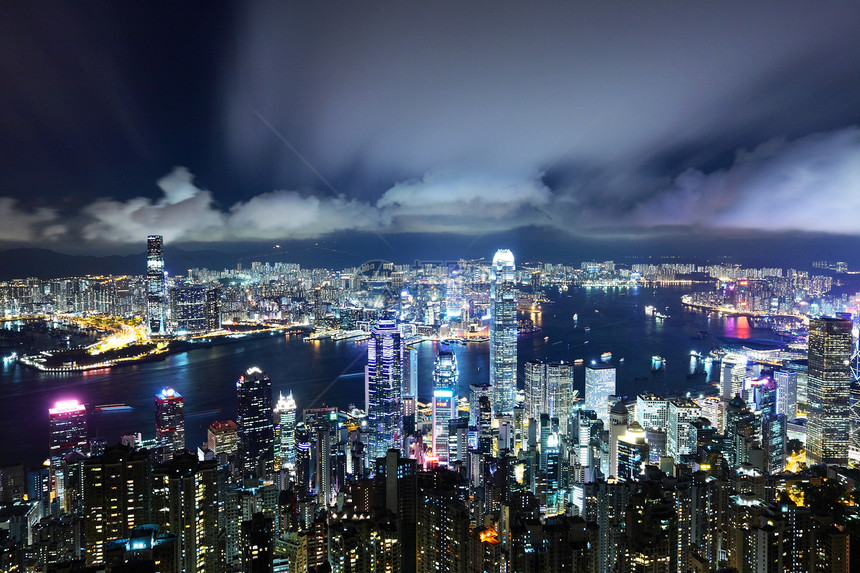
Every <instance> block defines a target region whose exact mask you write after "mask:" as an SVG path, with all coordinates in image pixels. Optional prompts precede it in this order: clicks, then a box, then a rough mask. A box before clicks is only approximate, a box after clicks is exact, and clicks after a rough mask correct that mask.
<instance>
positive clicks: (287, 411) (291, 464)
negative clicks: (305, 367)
mask: <svg viewBox="0 0 860 573" xmlns="http://www.w3.org/2000/svg"><path fill="white" fill-rule="evenodd" d="M274 414H275V433H274V435H275V471H276V472H279V471H281V470H283V471H287V472H289V473H293V470H294V469H295V467H296V401H295V400H293V393H292V392H290V393H289V394H287V396H286V397H285V396H284V395H283V394H281V395H280V397H279V398H278V403H277V404H275V411H274Z"/></svg>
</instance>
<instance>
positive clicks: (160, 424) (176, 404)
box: [155, 388, 185, 459]
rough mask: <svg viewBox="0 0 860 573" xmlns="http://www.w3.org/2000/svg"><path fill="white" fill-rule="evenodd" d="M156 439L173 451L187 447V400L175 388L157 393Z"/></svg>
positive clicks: (179, 450)
mask: <svg viewBox="0 0 860 573" xmlns="http://www.w3.org/2000/svg"><path fill="white" fill-rule="evenodd" d="M155 439H156V441H157V442H158V445H159V446H166V447H167V448H168V449H169V450H170V451H171V452H181V451H182V450H184V449H185V401H184V399H183V398H182V396H181V395H180V394H179V392H177V391H176V390H174V389H173V388H164V389H163V390H162V391H161V392H159V393H158V394H156V395H155ZM172 457H173V456H172V455H171V456H169V457H168V459H170V458H172Z"/></svg>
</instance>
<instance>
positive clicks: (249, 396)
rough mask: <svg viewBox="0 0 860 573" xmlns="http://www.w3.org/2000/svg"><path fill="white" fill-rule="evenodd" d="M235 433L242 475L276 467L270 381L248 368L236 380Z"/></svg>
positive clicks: (266, 472)
mask: <svg viewBox="0 0 860 573" xmlns="http://www.w3.org/2000/svg"><path fill="white" fill-rule="evenodd" d="M236 393H237V402H238V403H237V406H236V430H237V431H236V433H237V435H238V438H239V454H240V456H241V459H242V470H243V474H244V475H245V476H249V475H254V476H255V477H260V478H264V477H266V476H269V475H271V474H272V473H273V472H274V469H275V450H274V442H275V437H274V424H273V421H272V417H273V410H272V381H271V380H270V379H269V377H268V376H266V374H265V373H264V372H263V371H262V370H260V369H259V368H257V367H256V366H254V367H251V368H249V369H248V371H247V372H245V374H244V375H242V376H240V377H239V381H238V382H236Z"/></svg>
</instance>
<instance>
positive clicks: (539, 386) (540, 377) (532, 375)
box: [523, 360, 545, 420]
mask: <svg viewBox="0 0 860 573" xmlns="http://www.w3.org/2000/svg"><path fill="white" fill-rule="evenodd" d="M523 380H524V382H525V403H524V406H525V413H524V414H525V417H526V418H527V419H529V420H537V419H538V418H540V415H541V413H542V412H544V411H545V410H544V390H545V388H544V363H543V362H542V361H540V360H528V361H526V363H525V364H523Z"/></svg>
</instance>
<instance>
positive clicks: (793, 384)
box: [773, 370, 797, 420]
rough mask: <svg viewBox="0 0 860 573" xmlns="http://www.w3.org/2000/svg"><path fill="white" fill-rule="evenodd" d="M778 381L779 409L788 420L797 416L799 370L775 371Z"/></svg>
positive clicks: (776, 380) (775, 378) (774, 375)
mask: <svg viewBox="0 0 860 573" xmlns="http://www.w3.org/2000/svg"><path fill="white" fill-rule="evenodd" d="M773 379H774V381H775V382H776V396H777V411H778V412H779V413H780V414H784V415H785V419H786V420H794V419H795V418H797V372H786V371H783V370H777V371H776V372H774V373H773Z"/></svg>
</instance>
